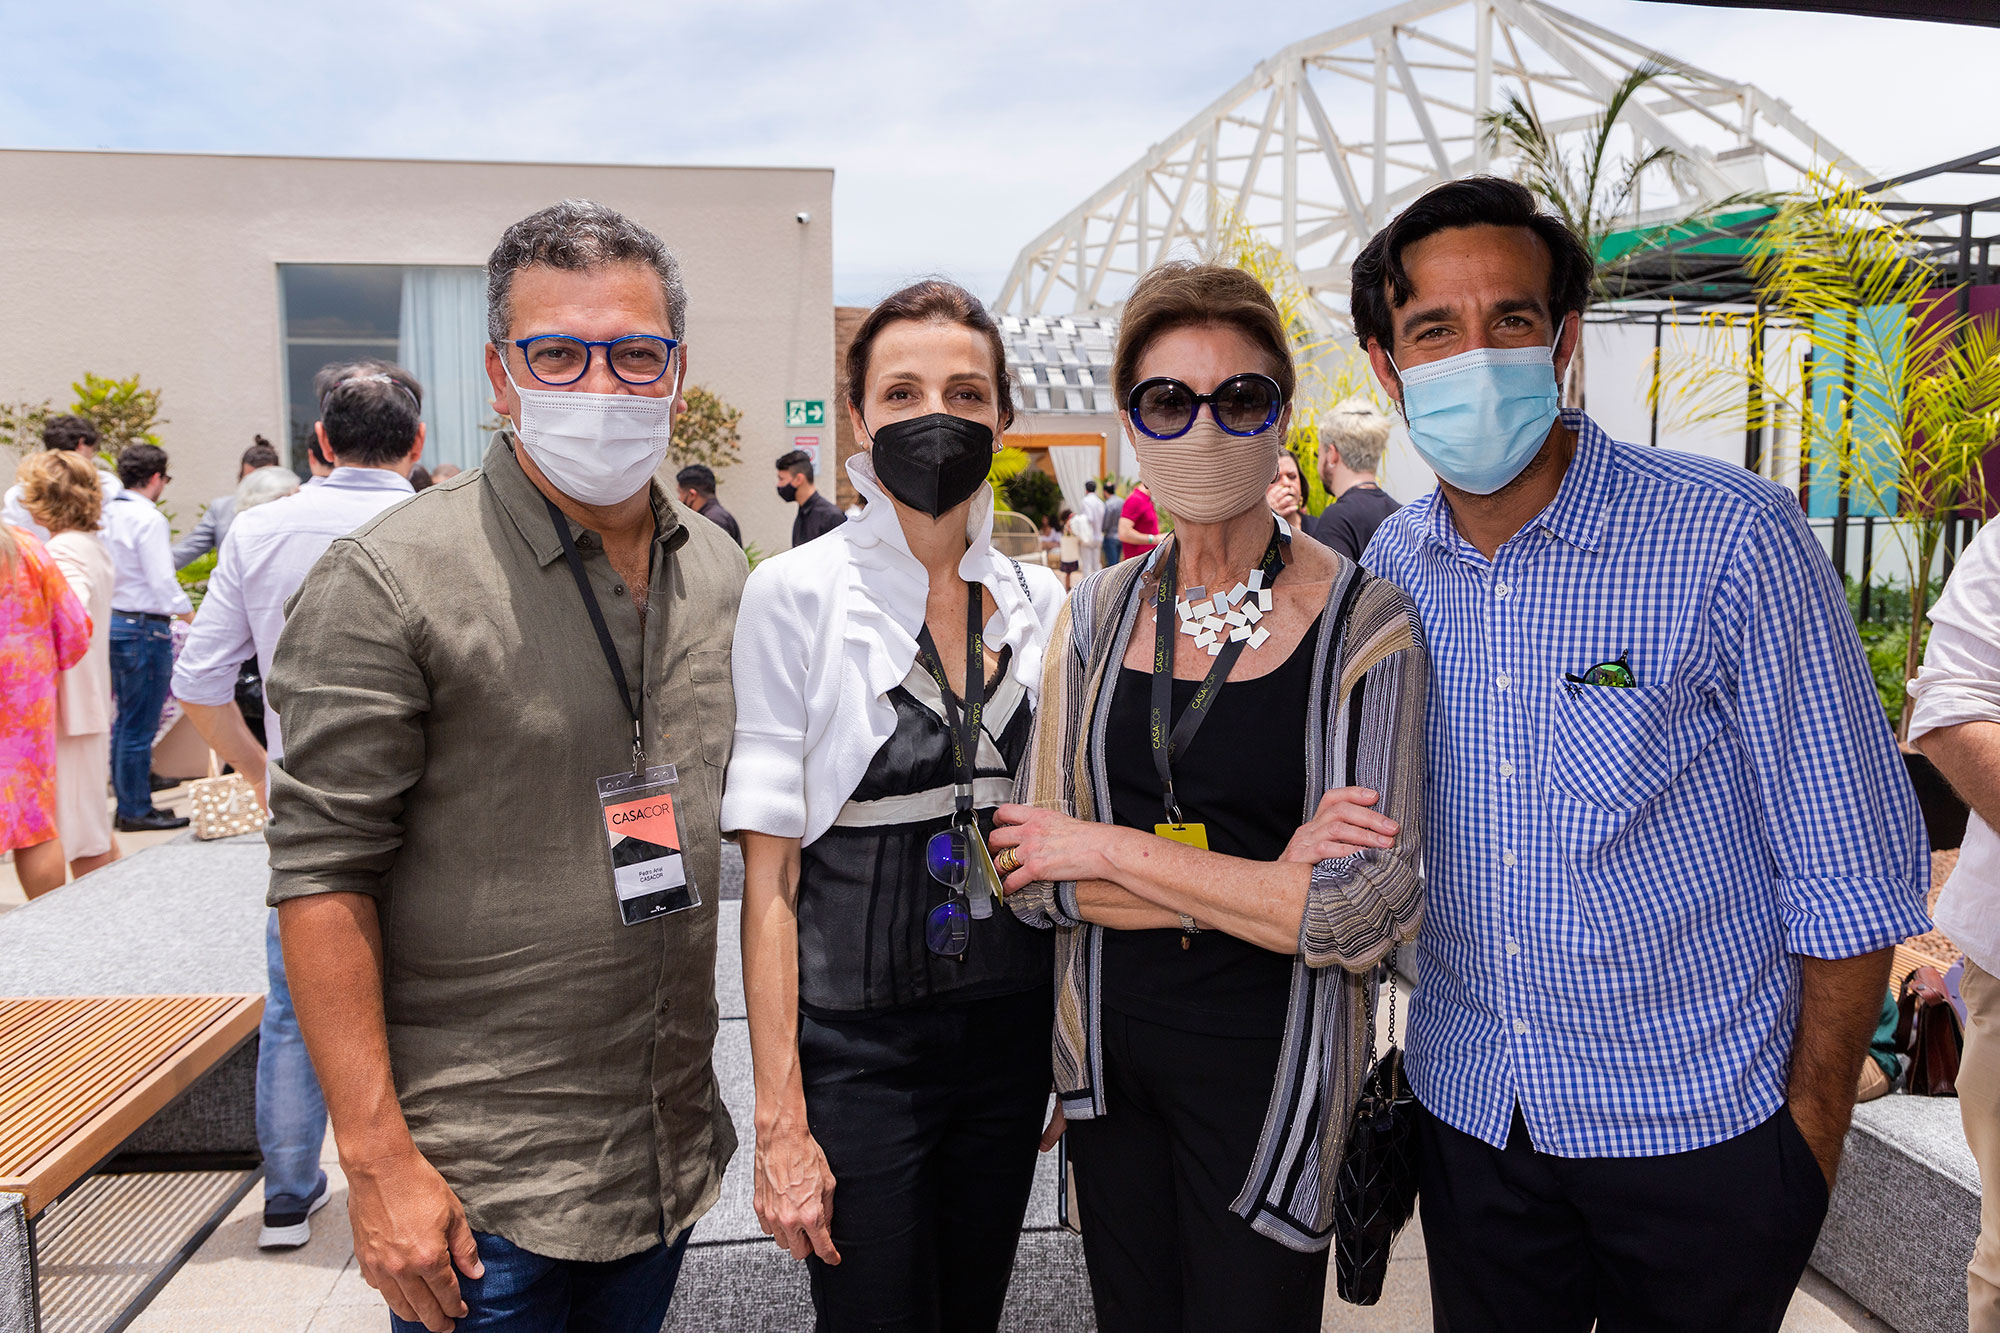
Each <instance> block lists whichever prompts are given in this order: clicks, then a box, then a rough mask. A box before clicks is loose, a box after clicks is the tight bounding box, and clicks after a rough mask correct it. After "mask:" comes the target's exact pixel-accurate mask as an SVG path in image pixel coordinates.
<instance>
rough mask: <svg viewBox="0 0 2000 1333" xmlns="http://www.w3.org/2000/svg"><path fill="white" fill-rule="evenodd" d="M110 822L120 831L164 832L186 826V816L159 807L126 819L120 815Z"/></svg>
mask: <svg viewBox="0 0 2000 1333" xmlns="http://www.w3.org/2000/svg"><path fill="white" fill-rule="evenodd" d="M111 822H112V825H113V826H114V827H115V828H117V830H118V831H119V832H120V833H164V832H166V831H167V830H168V829H177V828H186V827H187V826H188V822H187V816H185V815H177V814H174V813H173V812H172V811H170V810H160V809H153V810H149V811H147V812H146V813H145V814H143V815H140V816H139V817H138V818H137V819H127V818H126V817H125V816H124V815H120V816H118V818H116V819H114V820H112V821H111Z"/></svg>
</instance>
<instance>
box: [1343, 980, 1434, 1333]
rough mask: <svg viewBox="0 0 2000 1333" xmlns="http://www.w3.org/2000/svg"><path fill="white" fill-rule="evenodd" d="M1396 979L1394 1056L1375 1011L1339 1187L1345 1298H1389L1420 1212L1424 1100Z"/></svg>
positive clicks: (1360, 1301)
mask: <svg viewBox="0 0 2000 1333" xmlns="http://www.w3.org/2000/svg"><path fill="white" fill-rule="evenodd" d="M1384 970H1386V971H1387V972H1388V974H1389V1051H1388V1054H1386V1055H1384V1056H1383V1057H1382V1058H1381V1059H1380V1060H1379V1061H1378V1060H1376V1058H1375V1023H1374V1013H1373V1006H1372V1005H1371V1006H1370V1013H1369V1023H1368V1063H1369V1070H1368V1077H1367V1078H1365V1079H1364V1080H1362V1084H1361V1097H1360V1099H1359V1100H1358V1101H1356V1102H1355V1103H1354V1115H1353V1117H1352V1118H1351V1119H1350V1120H1349V1122H1348V1126H1347V1150H1346V1152H1345V1153H1343V1154H1342V1156H1341V1159H1340V1173H1339V1175H1338V1177H1337V1178H1336V1179H1335V1182H1334V1200H1333V1255H1334V1273H1335V1277H1336V1279H1337V1281H1338V1285H1339V1291H1340V1299H1341V1300H1343V1301H1346V1302H1347V1303H1348V1304H1350V1305H1373V1304H1375V1302H1376V1301H1378V1300H1380V1299H1382V1280H1383V1278H1385V1277H1386V1276H1387V1275H1388V1272H1389V1251H1390V1249H1391V1247H1393V1246H1394V1245H1395V1243H1396V1233H1397V1232H1399V1231H1401V1230H1402V1229H1403V1224H1404V1223H1406V1222H1408V1221H1409V1220H1410V1215H1411V1213H1413V1212H1414V1211H1416V1206H1417V1098H1416V1094H1415V1093H1413V1092H1412V1091H1411V1090H1410V1080H1409V1077H1408V1075H1406V1074H1405V1073H1404V1072H1403V1052H1402V1050H1401V1048H1399V1047H1398V1046H1397V1045H1396V972H1395V969H1394V968H1393V967H1385V969H1384Z"/></svg>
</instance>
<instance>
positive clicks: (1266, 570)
mask: <svg viewBox="0 0 2000 1333" xmlns="http://www.w3.org/2000/svg"><path fill="white" fill-rule="evenodd" d="M1290 539H1291V535H1290V533H1289V532H1288V531H1286V529H1285V527H1284V525H1283V524H1282V523H1281V524H1279V525H1278V526H1276V527H1275V528H1273V530H1272V532H1271V544H1270V545H1269V546H1267V547H1266V548H1264V558H1263V559H1262V560H1261V561H1259V562H1258V564H1257V568H1258V570H1259V571H1260V572H1261V573H1262V574H1263V579H1262V582H1261V584H1260V585H1259V586H1260V587H1261V588H1265V589H1268V588H1270V587H1271V585H1272V584H1274V583H1276V582H1277V581H1278V575H1279V574H1281V573H1283V572H1284V569H1285V560H1284V552H1285V547H1286V546H1287V545H1288V544H1289V542H1290ZM1179 557H1180V543H1179V542H1176V543H1174V545H1173V546H1171V547H1169V548H1168V549H1167V553H1166V555H1165V556H1164V557H1162V559H1161V567H1160V582H1159V587H1158V588H1157V589H1155V591H1154V593H1153V604H1154V626H1155V628H1154V636H1153V717H1152V740H1153V768H1154V769H1155V770H1156V771H1157V772H1158V773H1159V775H1160V794H1161V797H1162V798H1163V799H1164V801H1165V802H1166V807H1167V822H1166V823H1164V824H1156V825H1154V826H1153V832H1155V833H1157V834H1159V835H1160V836H1161V837H1163V838H1171V839H1173V840H1174V841H1175V842H1184V843H1187V844H1188V845H1189V846H1191V847H1203V848H1205V847H1207V846H1208V829H1207V828H1206V826H1204V825H1201V824H1190V823H1188V822H1187V820H1186V819H1184V818H1183V817H1182V815H1181V806H1180V801H1179V800H1178V799H1176V797H1175V796H1174V770H1173V758H1174V756H1175V755H1177V754H1185V753H1186V752H1187V748H1188V745H1189V744H1190V743H1191V742H1193V740H1194V734H1195V732H1197V731H1198V730H1200V729H1201V724H1202V723H1203V722H1204V721H1206V720H1207V718H1208V710H1209V708H1210V707H1211V706H1212V705H1213V704H1214V703H1215V696H1216V695H1218V694H1220V693H1222V687H1223V685H1224V684H1225V683H1226V682H1227V681H1228V679H1229V669H1230V668H1231V667H1233V666H1235V665H1236V659H1237V658H1238V657H1240V656H1242V654H1243V645H1244V643H1245V642H1246V641H1247V640H1246V639H1243V638H1237V637H1234V636H1232V637H1231V638H1230V639H1229V641H1228V642H1227V643H1225V644H1224V645H1223V646H1222V651H1221V652H1220V653H1217V654H1216V656H1215V660H1214V662H1213V663H1211V664H1210V666H1209V668H1208V675H1207V676H1206V677H1204V678H1203V679H1202V682H1201V687H1200V688H1199V689H1197V690H1196V691H1195V692H1194V698H1192V699H1190V700H1189V701H1188V706H1187V711H1185V712H1183V713H1182V714H1181V720H1180V722H1179V723H1178V724H1176V725H1175V726H1174V727H1173V729H1172V731H1171V732H1169V731H1168V727H1167V723H1168V719H1169V718H1171V717H1172V715H1173V703H1174V637H1175V633H1174V631H1175V625H1174V581H1175V572H1176V567H1177V565H1178V564H1179Z"/></svg>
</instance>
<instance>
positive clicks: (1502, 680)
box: [1493, 671, 1512, 690]
mask: <svg viewBox="0 0 2000 1333" xmlns="http://www.w3.org/2000/svg"><path fill="white" fill-rule="evenodd" d="M1493 683H1494V685H1496V686H1498V687H1499V688H1500V689H1503V690H1504V689H1506V688H1507V686H1508V685H1509V684H1511V683H1512V682H1511V681H1509V680H1508V679H1507V673H1506V672H1504V671H1503V672H1501V673H1500V674H1499V675H1497V676H1495V677H1494V678H1493Z"/></svg>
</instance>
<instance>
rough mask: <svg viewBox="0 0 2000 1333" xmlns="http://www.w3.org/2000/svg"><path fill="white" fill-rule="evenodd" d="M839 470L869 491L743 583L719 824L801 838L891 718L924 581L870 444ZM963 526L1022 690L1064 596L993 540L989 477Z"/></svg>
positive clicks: (995, 630)
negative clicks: (858, 511) (732, 737)
mask: <svg viewBox="0 0 2000 1333" xmlns="http://www.w3.org/2000/svg"><path fill="white" fill-rule="evenodd" d="M847 476H848V480H850V481H852V482H853V483H854V488H855V489H856V490H857V491H859V492H861V493H862V494H863V495H865V496H867V497H868V508H867V510H866V511H865V512H864V513H863V514H862V516H861V517H860V518H858V519H852V520H849V521H848V522H847V523H845V524H843V525H842V526H841V527H839V528H836V529H835V530H834V531H832V532H829V533H827V534H826V535H825V536H823V537H820V538H818V539H816V540H814V541H810V542H807V543H806V544H805V545H804V546H801V547H797V548H795V549H793V550H790V551H787V552H785V553H784V554H783V555H775V556H772V557H771V558H769V559H768V560H765V561H764V562H763V563H761V564H759V565H758V566H757V568H755V569H754V570H752V571H750V580H749V582H748V583H746V584H745V585H744V587H743V601H742V606H741V608H740V609H739V611H738V612H737V618H736V641H735V647H734V651H733V652H732V654H731V656H732V658H733V663H734V665H733V668H732V669H733V672H734V679H735V687H736V743H735V747H734V749H733V751H732V752H731V755H730V759H729V773H728V778H727V782H726V784H725V786H724V788H723V794H722V829H723V831H724V832H725V833H736V832H740V831H742V830H745V829H747V830H749V831H751V832H754V833H768V834H772V835H774V836H778V837H794V838H798V839H799V840H800V842H801V843H802V844H810V843H811V842H812V841H813V840H814V839H816V838H818V837H819V836H820V835H821V834H822V833H825V832H826V831H827V829H828V828H830V827H832V825H833V821H834V819H835V818H836V817H837V816H838V815H839V814H840V810H841V807H842V806H844V805H846V804H847V799H848V797H850V796H852V795H853V794H854V789H855V788H856V787H858V786H859V785H860V784H861V778H862V775H863V774H865V773H866V772H867V771H868V764H869V762H870V761H871V760H872V759H874V757H875V752H876V751H877V750H879V749H881V748H882V746H883V744H884V743H885V742H886V741H887V740H888V739H889V736H890V734H891V733H892V732H894V731H895V729H896V710H895V707H894V706H893V705H892V704H890V703H889V700H888V694H889V691H890V690H892V689H894V688H895V687H896V686H898V685H900V684H902V683H903V679H904V677H906V676H908V675H909V673H910V668H911V666H912V665H914V664H915V662H916V660H917V637H916V636H917V631H918V630H920V629H922V628H923V623H924V603H925V600H926V598H927V596H928V594H929V588H930V584H929V578H928V576H927V575H926V573H925V571H924V567H923V565H922V563H920V562H919V561H918V560H917V558H916V557H915V556H914V555H912V554H910V547H909V542H908V541H907V540H906V539H905V537H904V535H903V528H902V524H900V523H898V522H897V521H896V512H895V507H894V506H893V505H892V504H891V503H890V501H889V498H888V496H887V495H886V494H885V493H884V492H883V490H882V488H881V485H880V483H878V482H877V481H876V479H875V471H874V466H873V464H872V462H871V461H870V460H869V458H868V455H866V454H856V455H854V456H853V457H852V458H850V459H848V460H847ZM966 537H967V539H968V541H969V542H970V546H969V547H968V548H967V550H966V553H965V558H964V559H963V560H961V561H960V562H959V573H960V574H961V575H962V576H963V577H964V578H965V579H966V580H967V581H968V582H976V583H980V584H983V585H984V586H985V587H986V589H987V591H989V592H990V593H992V595H993V602H994V605H995V607H996V608H997V611H996V613H995V614H994V616H993V618H992V619H991V620H990V621H988V623H987V626H986V643H987V646H988V647H990V648H992V649H993V650H994V651H996V652H997V651H999V649H1000V648H1001V647H1002V646H1005V647H1007V648H1011V649H1012V650H1013V653H1012V656H1011V658H1010V661H1009V667H1008V670H1009V671H1010V672H1011V674H1012V675H1013V676H1014V678H1015V679H1016V680H1018V681H1019V682H1020V683H1021V685H1022V687H1023V688H1025V689H1026V690H1027V691H1028V695H1029V697H1030V698H1031V699H1032V698H1034V697H1035V695H1037V694H1038V693H1039V692H1040V689H1041V683H1042V654H1043V652H1044V650H1045V649H1046V648H1047V646H1048V634H1049V629H1050V628H1051V627H1052V626H1053V625H1054V624H1055V619H1056V613H1057V612H1058V611H1059V610H1060V609H1061V607H1062V602H1063V598H1064V597H1065V596H1066V594H1065V593H1064V591H1063V587H1062V582H1061V580H1059V579H1058V578H1057V577H1056V576H1055V574H1054V573H1052V572H1051V571H1049V570H1047V569H1044V568H1041V567H1039V566H1036V565H1020V564H1017V563H1016V562H1014V561H1013V560H1011V559H1009V558H1008V557H1006V556H1004V555H1002V554H1000V553H999V552H998V551H996V550H994V549H993V541H992V538H993V498H992V491H991V488H990V487H985V486H982V487H981V488H980V491H979V494H978V495H977V496H975V497H974V498H973V502H972V512H971V516H970V517H969V518H968V520H967V522H966Z"/></svg>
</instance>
